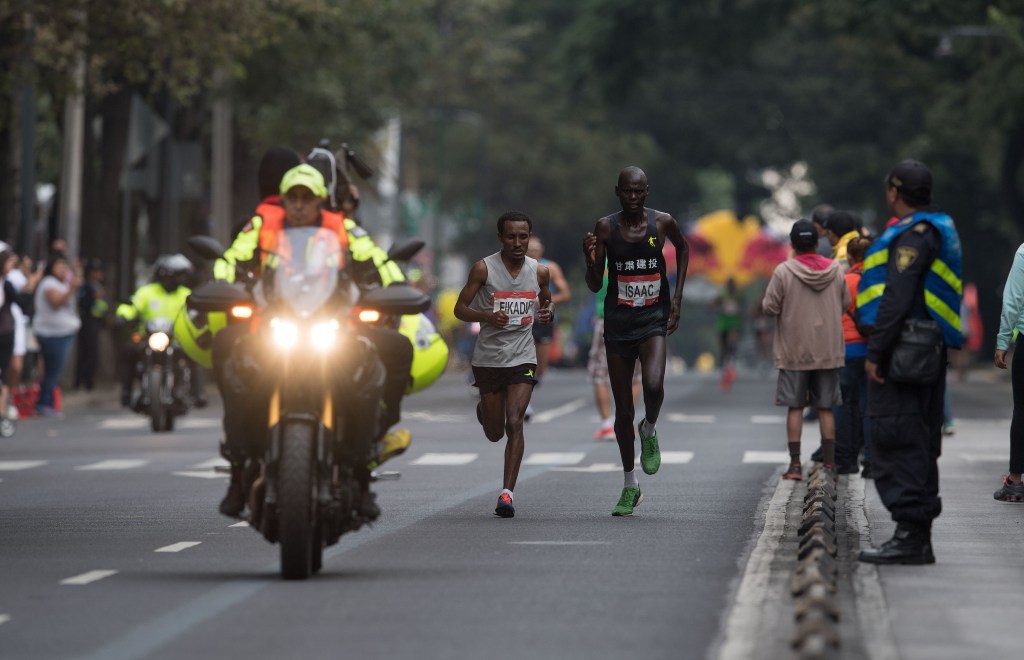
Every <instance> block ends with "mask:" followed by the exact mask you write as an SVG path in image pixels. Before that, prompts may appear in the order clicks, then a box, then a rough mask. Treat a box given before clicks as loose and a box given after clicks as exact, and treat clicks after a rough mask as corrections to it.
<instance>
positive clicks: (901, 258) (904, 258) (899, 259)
mask: <svg viewBox="0 0 1024 660" xmlns="http://www.w3.org/2000/svg"><path fill="white" fill-rule="evenodd" d="M917 254H918V253H917V248H912V247H900V248H896V271H897V272H900V273H902V272H903V271H905V270H906V269H908V268H910V266H911V265H912V264H913V263H914V262H915V261H917Z"/></svg>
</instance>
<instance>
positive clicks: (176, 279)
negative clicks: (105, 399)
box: [117, 254, 206, 408]
mask: <svg viewBox="0 0 1024 660" xmlns="http://www.w3.org/2000/svg"><path fill="white" fill-rule="evenodd" d="M191 272H192V262H191V261H189V260H188V257H186V256H185V255H183V254H165V255H161V256H160V257H159V258H158V259H157V260H156V263H155V264H154V267H153V281H152V282H150V283H149V284H145V285H143V286H141V287H139V289H138V290H136V291H135V293H134V294H132V297H131V301H130V302H127V303H122V304H121V305H119V306H118V308H117V321H118V323H119V324H121V325H123V326H130V325H131V324H132V323H135V324H136V326H137V327H138V329H139V330H145V328H146V325H147V324H148V323H149V322H150V321H153V320H154V319H158V318H165V319H167V320H168V321H169V322H170V323H172V324H173V323H174V319H175V318H177V316H178V313H179V312H180V311H181V310H182V309H183V308H184V307H185V300H186V299H187V298H188V296H189V294H190V293H192V291H191V289H189V288H188V287H187V286H185V282H186V280H187V279H188V277H189V275H190V274H191ZM143 350H144V345H143V344H142V343H136V342H133V341H127V342H125V344H124V348H123V349H122V351H121V405H122V406H125V407H129V406H131V405H132V403H133V402H132V400H131V398H132V384H133V382H134V380H135V375H136V364H137V363H138V361H139V359H140V358H141V356H142V352H143ZM191 395H192V398H193V403H194V405H195V406H196V407H197V408H202V407H203V406H205V405H206V398H205V397H204V396H203V392H202V382H201V380H200V371H199V369H197V368H193V370H192V392H191Z"/></svg>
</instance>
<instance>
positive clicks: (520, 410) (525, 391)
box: [503, 383, 533, 490]
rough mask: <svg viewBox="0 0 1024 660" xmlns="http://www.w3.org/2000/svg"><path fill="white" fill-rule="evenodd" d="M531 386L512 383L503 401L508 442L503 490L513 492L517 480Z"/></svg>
mask: <svg viewBox="0 0 1024 660" xmlns="http://www.w3.org/2000/svg"><path fill="white" fill-rule="evenodd" d="M532 394H533V385H532V384H530V383H513V384H511V385H509V386H508V396H507V398H506V400H505V411H504V414H505V433H506V434H507V435H508V442H507V443H506V444H505V479H504V486H503V488H507V489H508V490H515V487H516V479H518V478H519V467H520V465H522V463H523V450H524V447H525V441H524V437H523V418H524V417H525V415H526V406H528V405H529V403H530V396H531V395H532Z"/></svg>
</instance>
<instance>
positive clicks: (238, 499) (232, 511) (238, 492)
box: [220, 465, 245, 518]
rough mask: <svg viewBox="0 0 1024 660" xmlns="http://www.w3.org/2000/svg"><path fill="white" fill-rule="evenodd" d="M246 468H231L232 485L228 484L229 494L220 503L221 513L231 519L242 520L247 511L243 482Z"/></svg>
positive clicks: (239, 466)
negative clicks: (243, 512) (243, 513)
mask: <svg viewBox="0 0 1024 660" xmlns="http://www.w3.org/2000/svg"><path fill="white" fill-rule="evenodd" d="M244 473H245V468H244V467H242V466H241V465H232V466H231V483H229V484H228V492H227V494H226V495H224V499H222V500H221V501H220V512H221V513H223V514H224V515H225V516H228V517H229V518H241V517H242V511H244V510H245V486H244V485H243V483H242V480H243V478H244V476H245V474H244Z"/></svg>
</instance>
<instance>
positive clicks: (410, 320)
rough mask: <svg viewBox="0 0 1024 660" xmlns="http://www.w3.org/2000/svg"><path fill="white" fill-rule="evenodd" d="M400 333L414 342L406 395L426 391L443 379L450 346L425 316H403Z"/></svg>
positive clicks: (399, 327)
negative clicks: (435, 382) (442, 375)
mask: <svg viewBox="0 0 1024 660" xmlns="http://www.w3.org/2000/svg"><path fill="white" fill-rule="evenodd" d="M398 331H399V332H400V333H402V334H403V335H405V337H406V339H408V340H409V341H410V342H412V348H413V351H412V368H411V369H410V370H409V375H410V381H409V387H408V388H407V389H406V394H412V393H413V392H419V391H420V390H425V389H427V388H428V387H430V386H431V385H432V384H433V383H434V381H436V380H437V379H438V378H440V377H441V374H443V373H444V370H445V368H446V367H447V366H448V345H447V344H445V343H444V340H443V339H441V335H440V334H439V333H438V332H437V329H436V328H435V327H434V324H433V323H431V322H430V319H428V318H427V317H426V316H424V315H423V314H407V315H405V316H403V317H402V322H401V324H400V325H399V326H398Z"/></svg>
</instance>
